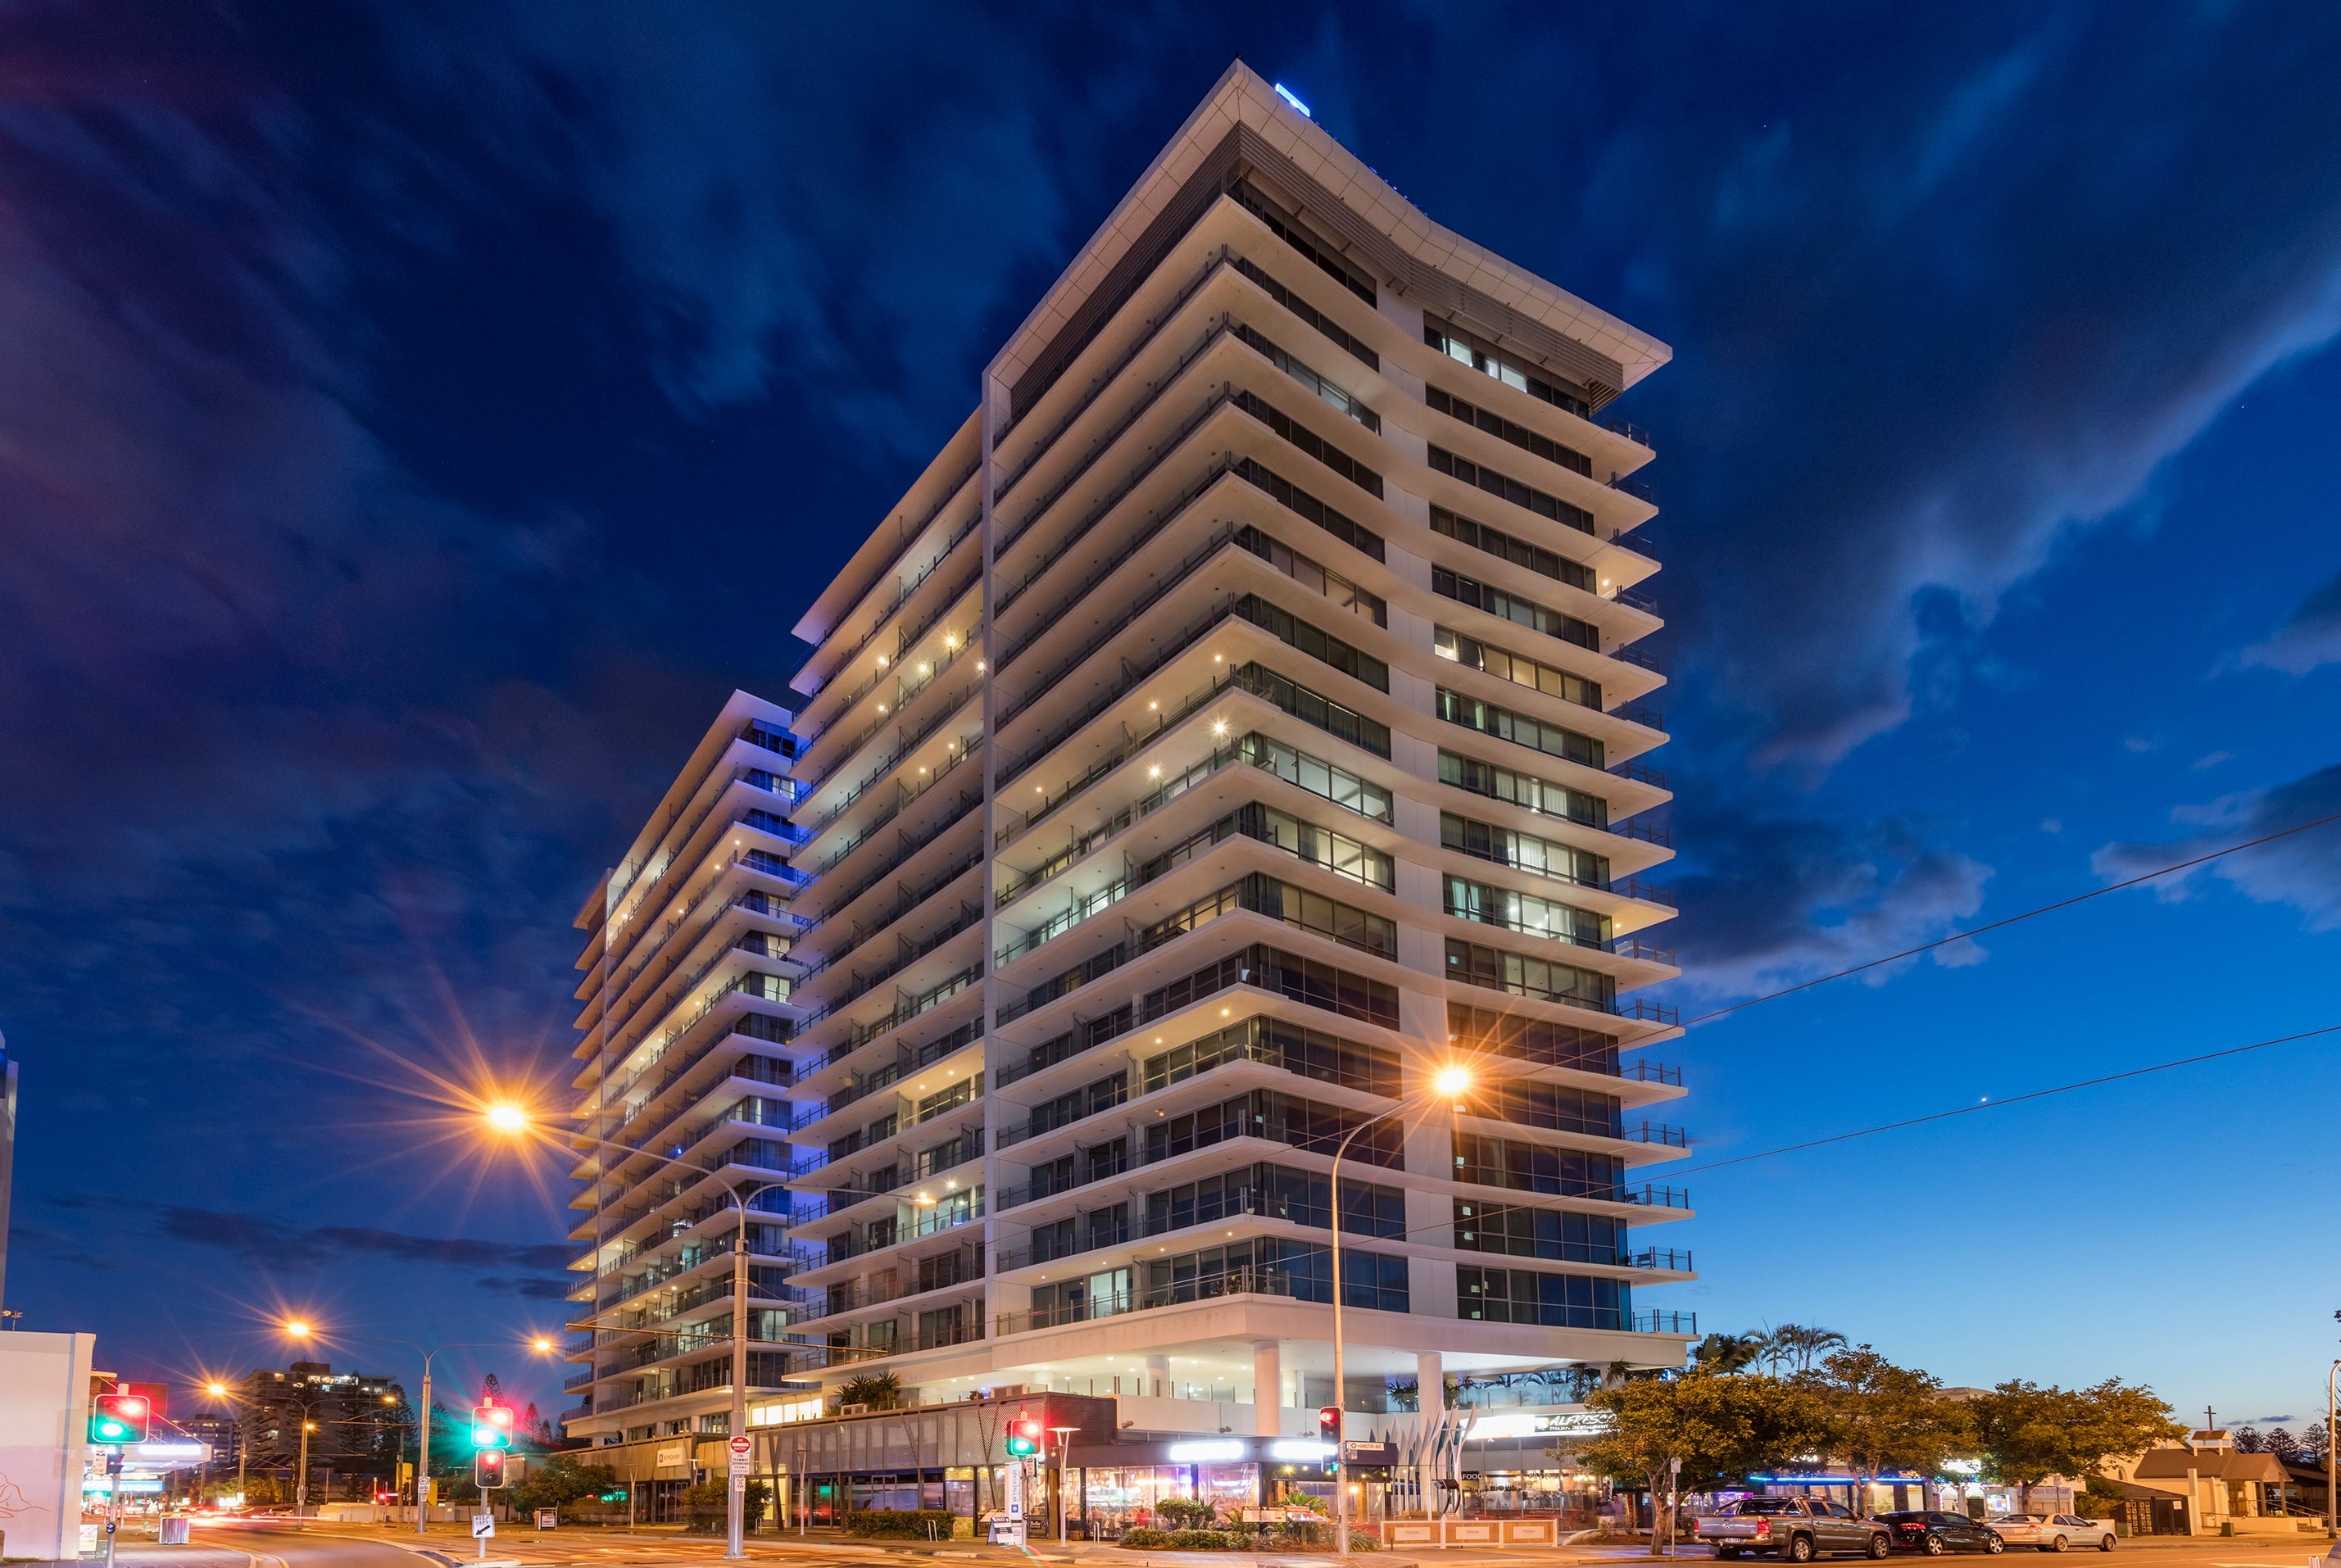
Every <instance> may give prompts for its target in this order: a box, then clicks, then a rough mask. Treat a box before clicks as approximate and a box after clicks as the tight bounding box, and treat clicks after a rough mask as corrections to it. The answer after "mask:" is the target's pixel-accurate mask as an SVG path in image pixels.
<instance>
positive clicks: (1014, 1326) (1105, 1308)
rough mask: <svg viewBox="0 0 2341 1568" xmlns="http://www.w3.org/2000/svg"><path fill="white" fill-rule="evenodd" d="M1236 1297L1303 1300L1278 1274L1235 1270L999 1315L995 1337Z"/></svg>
mask: <svg viewBox="0 0 2341 1568" xmlns="http://www.w3.org/2000/svg"><path fill="white" fill-rule="evenodd" d="M1239 1295H1266V1296H1278V1297H1282V1298H1285V1299H1305V1298H1294V1297H1293V1295H1292V1278H1291V1276H1290V1275H1287V1274H1284V1273H1282V1272H1281V1271H1280V1270H1273V1269H1238V1270H1236V1271H1234V1272H1232V1273H1229V1274H1223V1275H1210V1276H1209V1277H1206V1278H1200V1279H1198V1280H1196V1281H1194V1283H1193V1284H1192V1285H1187V1286H1181V1287H1174V1288H1172V1289H1170V1290H1160V1291H1125V1292H1120V1293H1117V1294H1115V1295H1110V1296H1089V1297H1084V1298H1083V1299H1081V1301H1078V1302H1075V1303H1071V1304H1069V1305H1061V1306H1055V1307H1042V1308H1040V1309H1038V1310H1035V1311H1031V1312H1003V1313H1001V1314H999V1315H998V1316H997V1318H996V1320H995V1321H996V1322H997V1324H998V1328H997V1330H996V1333H997V1334H998V1335H1000V1336H1001V1337H1002V1338H1004V1337H1006V1336H1007V1335H1011V1334H1027V1333H1030V1332H1031V1331H1032V1330H1034V1329H1039V1328H1061V1327H1063V1326H1065V1325H1068V1324H1074V1323H1089V1322H1092V1321H1094V1320H1096V1319H1098V1318H1102V1317H1121V1316H1122V1315H1125V1314H1128V1313H1133V1312H1153V1311H1156V1310H1158V1309H1160V1308H1162V1307H1166V1306H1184V1305H1189V1304H1190V1303H1193V1302H1198V1301H1215V1300H1218V1299H1220V1298H1221V1297H1225V1296H1239Z"/></svg>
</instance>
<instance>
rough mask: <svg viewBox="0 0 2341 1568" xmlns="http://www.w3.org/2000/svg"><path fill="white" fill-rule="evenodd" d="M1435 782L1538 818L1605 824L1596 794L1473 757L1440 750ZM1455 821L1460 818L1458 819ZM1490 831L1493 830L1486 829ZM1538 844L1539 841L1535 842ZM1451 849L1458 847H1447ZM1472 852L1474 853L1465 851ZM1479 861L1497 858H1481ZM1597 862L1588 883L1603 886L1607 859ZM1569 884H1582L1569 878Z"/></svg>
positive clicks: (1603, 803) (1604, 805)
mask: <svg viewBox="0 0 2341 1568" xmlns="http://www.w3.org/2000/svg"><path fill="white" fill-rule="evenodd" d="M1439 782H1440V783H1441V784H1452V785H1454V786H1455V788H1457V789H1469V791H1470V792H1471V793H1472V794H1474V795H1485V796H1486V797H1488V799H1490V800H1501V801H1504V802H1505V803H1506V804H1508V805H1512V806H1518V807H1519V808H1520V809H1522V810H1524V811H1533V812H1535V813H1536V814H1537V815H1538V816H1539V817H1566V818H1567V819H1569V820H1570V821H1572V822H1582V823H1583V824H1585V825H1586V826H1587V827H1589V828H1607V827H1608V826H1609V802H1608V801H1607V800H1604V799H1601V797H1600V796H1599V795H1588V794H1586V793H1585V792H1584V791H1583V790H1581V789H1570V788H1569V786H1567V785H1566V784H1556V783H1554V782H1553V781H1552V780H1550V779H1539V778H1537V777H1536V776H1535V775H1533V774H1529V773H1516V772H1514V771H1513V770H1512V769H1509V768H1499V767H1498V766H1497V765H1496V764H1495V763H1493V762H1482V761H1480V760H1479V759H1478V758H1476V757H1465V756H1462V755H1460V754H1459V753H1457V752H1453V751H1448V750H1441V751H1440V752H1439ZM1457 820H1458V821H1461V820H1462V819H1460V818H1458V819H1457ZM1489 831H1490V832H1494V831H1497V829H1489ZM1539 842H1541V840H1539ZM1460 847H1461V846H1459V845H1453V844H1450V845H1449V848H1450V849H1452V848H1460ZM1467 852H1473V853H1476V851H1467ZM1481 858H1483V859H1493V858H1499V857H1496V856H1482V857H1481ZM1595 858H1597V859H1599V861H1600V863H1601V868H1602V869H1601V874H1600V879H1599V881H1598V882H1595V883H1593V884H1592V886H1595V887H1607V886H1609V858H1608V857H1606V856H1598V857H1595ZM1569 879H1570V880H1572V881H1583V880H1584V879H1585V878H1582V877H1572V878H1569Z"/></svg>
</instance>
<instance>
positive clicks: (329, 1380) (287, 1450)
mask: <svg viewBox="0 0 2341 1568" xmlns="http://www.w3.org/2000/svg"><path fill="white" fill-rule="evenodd" d="M229 1403H230V1404H231V1405H232V1406H233V1421H232V1424H230V1425H229V1427H228V1431H229V1433H230V1434H232V1436H233V1438H234V1444H235V1447H234V1449H233V1450H230V1451H225V1452H221V1453H219V1454H216V1455H215V1458H216V1460H217V1461H221V1462H224V1463H226V1464H234V1463H235V1462H236V1461H237V1459H238V1458H239V1456H240V1457H241V1458H242V1459H243V1461H244V1464H245V1466H246V1469H247V1471H248V1473H250V1474H273V1475H275V1476H277V1477H278V1478H279V1479H281V1480H282V1481H284V1483H285V1484H288V1485H291V1484H294V1482H295V1472H296V1471H297V1469H298V1468H299V1462H300V1456H301V1452H302V1448H301V1431H302V1427H303V1426H304V1424H306V1425H309V1426H310V1427H312V1430H311V1431H310V1433H309V1444H308V1454H309V1473H310V1491H309V1496H310V1500H311V1501H313V1502H314V1501H317V1500H319V1499H321V1498H324V1497H326V1496H328V1495H344V1494H348V1493H350V1492H351V1491H352V1490H353V1488H354V1482H353V1480H352V1478H354V1477H360V1476H373V1477H375V1478H378V1479H389V1478H392V1477H394V1476H395V1475H396V1474H397V1471H398V1464H399V1460H400V1457H401V1456H402V1454H403V1455H404V1457H406V1458H407V1459H409V1460H411V1459H412V1458H413V1448H414V1414H415V1413H414V1410H413V1406H412V1405H411V1404H409V1403H408V1402H407V1398H406V1391H405V1389H404V1388H403V1386H402V1385H401V1384H400V1383H399V1381H398V1379H396V1378H394V1377H385V1376H382V1375H379V1374H373V1373H362V1372H335V1371H334V1368H333V1366H332V1365H331V1364H330V1363H327V1362H323V1361H296V1362H294V1363H293V1364H292V1365H289V1366H287V1367H286V1368H284V1370H283V1371H282V1372H279V1371H275V1370H274V1369H272V1368H268V1367H262V1368H260V1369H258V1370H256V1371H254V1372H252V1373H250V1374H246V1375H245V1376H244V1378H243V1379H241V1380H240V1381H239V1382H238V1383H237V1384H235V1385H234V1392H233V1394H232V1395H231V1396H230V1400H229ZM329 1478H330V1479H331V1482H332V1484H333V1491H332V1492H331V1493H330V1494H329V1493H328V1492H327V1491H326V1490H325V1488H326V1485H327V1483H328V1480H329Z"/></svg>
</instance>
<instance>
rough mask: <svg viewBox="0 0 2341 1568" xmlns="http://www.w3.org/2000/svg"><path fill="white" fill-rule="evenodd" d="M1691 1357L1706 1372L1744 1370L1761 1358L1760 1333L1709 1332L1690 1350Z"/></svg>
mask: <svg viewBox="0 0 2341 1568" xmlns="http://www.w3.org/2000/svg"><path fill="white" fill-rule="evenodd" d="M1690 1354H1691V1359H1692V1360H1693V1361H1696V1362H1697V1363H1698V1365H1699V1366H1700V1368H1701V1369H1703V1370H1705V1371H1708V1372H1745V1371H1747V1370H1748V1368H1749V1367H1751V1366H1753V1365H1756V1364H1757V1362H1758V1361H1760V1360H1761V1359H1763V1355H1764V1336H1763V1335H1760V1334H1710V1335H1708V1336H1707V1337H1706V1338H1705V1339H1702V1340H1700V1341H1699V1342H1698V1345H1696V1346H1695V1347H1694V1348H1693V1349H1692V1351H1691V1353H1690Z"/></svg>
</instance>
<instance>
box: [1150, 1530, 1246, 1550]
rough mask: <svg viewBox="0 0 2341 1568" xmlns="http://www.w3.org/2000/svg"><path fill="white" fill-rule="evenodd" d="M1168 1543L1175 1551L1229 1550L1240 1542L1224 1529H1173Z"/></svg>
mask: <svg viewBox="0 0 2341 1568" xmlns="http://www.w3.org/2000/svg"><path fill="white" fill-rule="evenodd" d="M1166 1544H1167V1545H1169V1546H1170V1549H1171V1550H1172V1551H1174V1552H1228V1551H1232V1550H1233V1549H1234V1548H1235V1547H1236V1546H1237V1545H1238V1544H1239V1542H1238V1538H1237V1537H1235V1536H1233V1535H1230V1534H1229V1533H1227V1532H1226V1531H1224V1530H1173V1531H1172V1532H1170V1540H1169V1542H1167V1543H1166Z"/></svg>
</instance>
